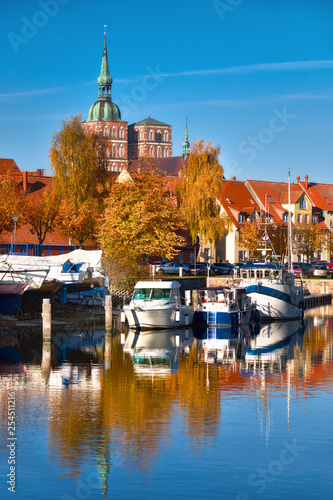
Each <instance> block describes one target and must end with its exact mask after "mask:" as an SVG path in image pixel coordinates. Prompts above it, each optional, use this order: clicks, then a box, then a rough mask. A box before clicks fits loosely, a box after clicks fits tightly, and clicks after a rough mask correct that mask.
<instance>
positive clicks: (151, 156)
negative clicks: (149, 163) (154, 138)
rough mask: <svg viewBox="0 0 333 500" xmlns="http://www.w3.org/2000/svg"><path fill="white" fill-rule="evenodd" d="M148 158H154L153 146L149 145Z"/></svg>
mask: <svg viewBox="0 0 333 500" xmlns="http://www.w3.org/2000/svg"><path fill="white" fill-rule="evenodd" d="M149 158H154V146H149Z"/></svg>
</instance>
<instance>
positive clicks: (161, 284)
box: [124, 281, 194, 329]
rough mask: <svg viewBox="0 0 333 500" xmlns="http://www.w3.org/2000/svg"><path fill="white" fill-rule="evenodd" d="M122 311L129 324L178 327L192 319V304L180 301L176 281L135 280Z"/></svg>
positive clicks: (134, 325)
mask: <svg viewBox="0 0 333 500" xmlns="http://www.w3.org/2000/svg"><path fill="white" fill-rule="evenodd" d="M124 312H125V314H126V318H127V321H128V324H129V327H130V328H138V329H144V328H145V329H153V328H154V329H156V328H179V327H182V326H187V325H191V324H192V322H193V316H194V309H193V306H190V305H186V304H182V301H181V298H180V284H179V283H178V281H138V283H137V284H136V285H135V287H134V293H133V297H132V299H131V302H130V304H129V305H125V306H124Z"/></svg>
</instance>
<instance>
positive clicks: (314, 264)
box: [311, 260, 328, 267]
mask: <svg viewBox="0 0 333 500" xmlns="http://www.w3.org/2000/svg"><path fill="white" fill-rule="evenodd" d="M311 264H312V265H313V266H317V265H323V266H326V267H327V265H328V262H327V260H312V261H311Z"/></svg>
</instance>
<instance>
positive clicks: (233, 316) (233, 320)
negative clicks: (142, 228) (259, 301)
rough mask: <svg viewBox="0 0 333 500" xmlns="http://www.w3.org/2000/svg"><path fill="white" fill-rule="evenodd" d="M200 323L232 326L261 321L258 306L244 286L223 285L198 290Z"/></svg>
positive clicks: (197, 316) (198, 322)
mask: <svg viewBox="0 0 333 500" xmlns="http://www.w3.org/2000/svg"><path fill="white" fill-rule="evenodd" d="M194 320H195V323H196V324H198V325H209V326H231V327H236V326H238V325H241V324H246V323H253V322H256V321H259V316H258V313H257V311H256V307H255V305H254V304H253V302H252V301H251V299H250V297H248V296H247V294H246V290H245V288H243V287H237V286H221V287H208V288H201V289H200V290H198V309H197V311H196V312H195V316H194Z"/></svg>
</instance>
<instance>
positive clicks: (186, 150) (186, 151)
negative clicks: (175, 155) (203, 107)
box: [183, 117, 190, 160]
mask: <svg viewBox="0 0 333 500" xmlns="http://www.w3.org/2000/svg"><path fill="white" fill-rule="evenodd" d="M189 154H190V143H189V142H188V133H187V117H186V126H185V139H184V142H183V160H185V159H186V158H187V157H188V156H189Z"/></svg>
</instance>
